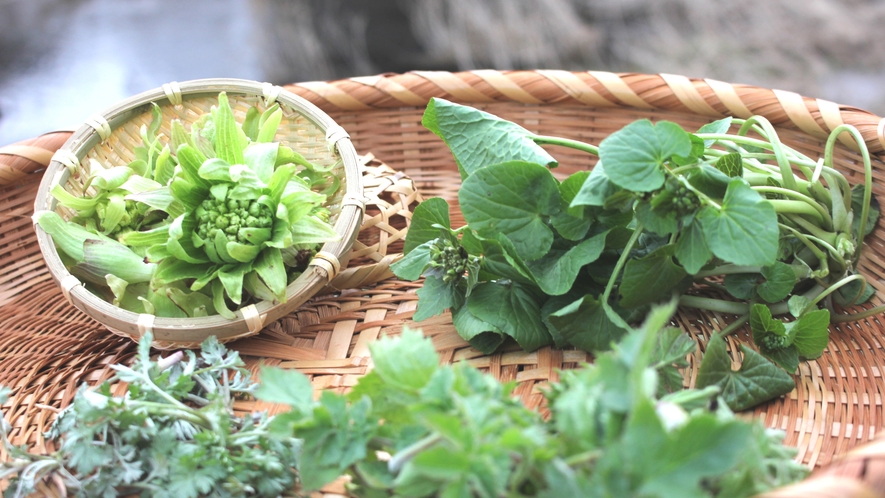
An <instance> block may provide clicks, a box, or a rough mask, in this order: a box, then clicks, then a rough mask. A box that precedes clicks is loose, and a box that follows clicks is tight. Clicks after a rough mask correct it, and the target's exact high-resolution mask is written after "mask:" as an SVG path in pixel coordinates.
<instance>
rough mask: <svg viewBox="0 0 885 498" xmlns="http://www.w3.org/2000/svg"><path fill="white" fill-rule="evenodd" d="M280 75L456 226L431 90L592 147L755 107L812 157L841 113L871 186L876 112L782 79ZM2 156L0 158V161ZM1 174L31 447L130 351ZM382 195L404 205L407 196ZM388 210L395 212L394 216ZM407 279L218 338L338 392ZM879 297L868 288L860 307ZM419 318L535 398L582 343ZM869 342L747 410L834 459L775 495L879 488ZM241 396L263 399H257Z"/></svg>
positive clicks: (874, 278)
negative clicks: (857, 142)
mask: <svg viewBox="0 0 885 498" xmlns="http://www.w3.org/2000/svg"><path fill="white" fill-rule="evenodd" d="M286 89H288V90H290V91H293V92H294V93H296V94H298V95H301V96H302V97H305V98H307V99H308V100H310V101H311V102H313V103H315V104H316V105H318V106H319V107H320V108H321V109H323V110H324V111H326V112H327V113H329V114H330V115H331V116H332V118H333V119H335V120H336V122H338V123H339V124H340V125H341V126H343V127H344V128H345V129H346V130H347V131H348V132H349V133H350V135H351V138H352V140H353V143H354V145H355V146H356V148H357V151H359V152H361V153H366V152H368V151H372V152H373V153H374V154H375V155H376V156H377V157H378V158H379V159H381V160H383V161H384V163H386V164H387V165H389V166H391V167H392V168H393V169H394V170H397V171H400V172H401V173H404V174H406V175H408V176H409V177H410V178H411V179H412V180H413V181H414V182H415V185H417V187H418V190H419V191H420V192H421V194H422V195H424V196H425V197H430V196H442V197H444V198H446V199H447V200H448V201H449V202H450V204H451V205H452V207H453V222H454V223H456V224H457V223H463V218H462V217H461V216H460V212H459V211H458V209H457V192H458V188H459V186H460V180H459V177H458V173H457V169H456V166H455V164H454V161H453V160H452V158H451V154H450V153H449V152H448V150H447V148H446V147H445V145H444V144H443V143H442V142H441V141H440V140H438V139H437V138H436V137H435V136H433V135H432V134H431V133H430V132H428V131H427V130H425V129H424V128H423V127H422V126H421V124H420V118H421V113H422V111H423V107H424V105H425V104H426V102H427V100H428V99H429V98H430V97H433V96H437V97H443V98H447V99H450V100H454V101H458V102H461V103H469V104H471V105H475V106H477V107H479V108H481V109H484V110H486V111H488V112H492V113H494V114H497V115H500V116H502V117H504V118H506V119H510V120H513V121H515V122H517V123H519V124H521V125H523V126H525V127H526V128H528V129H530V130H532V131H534V132H537V133H541V134H545V135H558V136H564V137H568V138H573V139H579V140H584V141H589V142H593V143H598V142H599V141H600V140H601V139H602V138H604V137H605V136H607V135H608V134H610V133H612V132H613V131H615V130H617V129H619V128H621V127H623V126H624V125H626V124H628V123H629V122H631V121H633V120H635V119H639V118H651V119H653V120H660V119H668V120H671V121H676V122H678V123H679V124H681V125H683V126H685V127H686V128H688V129H696V128H698V127H700V126H701V125H703V124H705V123H707V122H709V121H711V120H712V119H715V118H716V117H718V116H721V115H725V114H734V115H736V116H739V117H746V116H748V115H750V114H761V115H763V116H765V117H767V118H768V119H769V120H770V121H772V123H773V124H774V125H775V127H776V128H777V130H778V132H779V134H780V135H781V138H782V141H783V142H785V143H786V144H788V145H790V146H792V147H794V148H796V149H798V150H800V151H802V152H804V153H806V154H808V155H809V156H812V157H814V156H819V155H821V154H822V153H823V139H824V137H825V134H826V133H827V132H828V131H829V130H831V129H833V128H835V127H836V126H838V125H839V124H842V123H848V124H852V125H854V126H856V127H858V129H859V130H860V131H861V133H862V134H863V136H864V138H865V140H866V141H867V145H868V146H869V147H870V149H871V150H872V151H873V152H874V155H873V167H874V182H875V187H874V193H875V195H876V196H877V197H878V198H879V199H883V198H885V196H883V194H885V190H883V189H885V183H883V177H885V161H883V157H882V153H883V150H885V148H883V145H885V134H883V133H885V126H883V123H885V121H883V120H882V118H879V117H878V116H875V115H873V114H871V113H868V112H865V111H862V110H859V109H856V108H852V107H846V106H840V105H837V104H833V103H831V102H826V101H822V100H819V99H809V98H805V97H801V96H799V95H796V94H792V93H789V92H783V91H776V90H769V89H763V88H758V87H752V86H747V85H731V84H726V83H722V82H716V81H712V80H690V79H688V78H684V77H680V76H673V75H643V74H611V73H599V72H581V73H570V72H563V71H513V72H498V71H472V72H465V73H445V72H414V73H408V74H402V75H381V76H373V77H365V78H351V79H347V80H340V81H335V82H308V83H299V84H295V85H290V86H288V87H286ZM849 148H850V147H847V148H839V149H838V150H837V153H836V159H835V162H836V165H837V167H838V168H839V169H840V170H841V171H843V172H844V173H845V174H846V177H847V178H848V180H849V181H850V182H851V183H853V184H854V183H859V182H860V181H861V178H862V162H861V159H860V156H859V154H857V153H855V152H853V151H851V150H849ZM550 150H551V152H552V153H553V154H554V156H555V157H557V158H558V159H559V161H560V164H561V166H560V168H559V169H558V170H557V174H562V175H566V174H568V173H571V172H573V171H576V170H580V169H586V168H588V167H591V166H592V164H593V160H592V158H590V157H588V156H586V155H583V154H578V153H575V152H573V151H570V150H563V149H550ZM2 153H3V149H0V154H2ZM3 162H4V160H3V158H2V156H0V163H3ZM6 162H8V161H6ZM23 162H24V161H23V160H19V164H18V165H16V166H15V167H14V168H13V169H15V170H16V171H20V172H23V173H27V172H29V171H31V170H32V169H35V168H39V166H38V165H36V163H31V164H28V165H22V163H23ZM3 168H4V165H3V164H0V171H3ZM11 174H13V175H14V174H17V173H11ZM3 177H4V176H3V175H0V178H3ZM18 177H19V178H18V179H17V183H15V184H14V185H13V186H11V187H9V188H7V189H5V190H4V191H2V194H0V196H2V197H0V213H3V214H2V218H0V227H2V228H0V233H2V236H3V239H2V244H3V245H2V246H0V269H2V273H0V303H4V306H3V309H2V315H0V363H2V365H3V368H2V369H0V384H7V385H10V386H11V387H13V388H14V389H15V390H16V392H17V395H16V396H15V397H14V398H13V399H11V400H10V402H8V403H7V405H6V406H4V407H3V409H4V410H5V411H6V412H7V413H9V414H10V415H11V417H10V418H11V420H12V422H13V425H14V427H15V431H14V433H13V436H14V437H15V438H16V440H18V441H20V442H28V443H29V444H33V445H35V447H36V448H37V449H45V448H44V447H43V445H44V442H43V440H42V438H41V436H40V433H41V431H42V430H45V428H46V427H47V424H48V423H49V422H50V420H51V416H50V415H51V413H49V412H48V411H46V410H41V409H40V408H39V407H38V406H37V404H47V405H51V406H56V407H57V406H62V405H64V404H66V403H67V402H69V401H70V399H71V396H72V395H73V392H74V388H75V387H76V385H77V384H79V383H81V382H89V383H94V382H98V381H100V380H101V379H103V378H106V377H107V376H108V374H109V371H108V368H107V365H109V364H112V363H115V362H120V361H124V362H125V361H128V360H129V359H130V358H131V356H132V353H133V349H134V348H133V346H132V344H131V343H129V342H126V341H124V340H121V339H119V338H116V337H113V336H110V335H109V334H107V333H106V332H104V331H103V330H101V327H100V326H99V325H97V324H95V323H94V322H92V321H91V320H89V319H88V318H86V317H84V316H83V315H81V314H79V313H78V312H76V311H75V310H74V309H73V308H71V307H70V306H69V305H68V304H67V303H66V302H64V300H63V299H62V298H61V294H60V292H59V291H58V289H57V288H56V287H55V286H54V284H53V283H52V282H51V280H49V279H48V276H47V275H46V272H45V269H44V268H43V267H42V261H41V259H40V257H39V253H38V252H36V248H35V244H34V242H33V236H32V234H31V232H30V230H31V228H30V221H29V220H27V216H28V215H29V208H30V202H29V199H31V198H33V194H34V190H35V189H36V183H35V181H34V180H33V178H32V177H29V176H24V175H23V174H18ZM391 195H393V194H391ZM400 201H402V202H403V203H405V204H404V205H405V206H412V205H413V203H414V202H415V201H417V198H414V199H411V200H408V201H405V200H403V199H400ZM406 209H407V208H406ZM406 213H407V210H406V211H404V212H402V213H401V215H402V216H403V217H408V214H406ZM386 223H388V222H387V221H386V220H383V216H382V217H381V218H379V220H378V221H377V224H378V225H385V224H386ZM882 225H883V222H882V221H880V223H879V226H878V227H877V229H876V230H875V231H874V232H873V234H872V235H871V236H870V237H868V238H867V242H866V244H867V247H866V248H865V257H864V258H863V260H862V264H861V266H862V271H863V272H864V273H865V275H866V276H867V278H868V279H869V280H870V282H871V283H872V284H873V285H874V286H875V287H876V289H877V291H878V295H880V296H882V295H885V294H883V293H885V246H883V241H885V236H883V229H882ZM364 226H365V224H364ZM384 230H385V233H387V235H380V236H379V238H378V239H377V240H378V247H379V248H380V247H382V246H384V245H385V244H388V246H387V251H388V252H387V253H386V254H385V257H387V258H388V259H387V261H385V263H386V262H389V261H390V260H391V259H392V258H393V256H391V255H392V254H395V252H394V251H397V250H398V248H399V246H396V245H393V244H392V243H394V241H396V240H397V239H398V238H399V237H401V230H400V229H396V228H392V229H389V230H388V229H387V228H386V227H385V229H384ZM361 240H363V239H361ZM374 240H375V239H372V240H363V245H372V244H374V243H375V242H374ZM379 254H380V253H379ZM364 261H365V260H364ZM378 261H379V262H381V261H380V260H378ZM381 269H383V266H382V265H379V266H378V267H376V268H375V269H373V270H371V271H372V272H375V276H376V277H381V276H383V275H382V273H383V272H382V271H381ZM349 286H350V285H348V287H349ZM342 287H344V286H339V288H342ZM419 287H420V283H410V282H401V281H398V280H395V279H388V280H384V281H382V282H379V283H377V284H374V285H361V286H359V287H357V288H352V289H349V290H343V291H341V292H340V293H335V294H327V295H323V296H319V297H317V298H315V299H313V300H312V301H310V302H308V303H306V304H305V305H303V306H302V307H301V308H299V309H298V310H296V311H295V312H294V313H292V314H290V315H288V316H286V317H284V318H283V319H282V320H280V321H278V322H277V323H275V324H273V325H271V326H268V327H267V328H266V329H265V330H264V331H263V332H262V334H261V335H260V336H257V337H254V338H250V339H246V340H243V341H238V342H235V343H233V344H232V347H233V348H234V349H237V350H239V351H240V352H241V353H243V355H244V356H245V357H246V358H247V361H248V364H249V366H250V368H253V369H255V370H256V371H257V366H258V365H259V364H261V363H265V364H270V365H278V366H283V367H287V368H298V369H299V370H301V371H303V372H305V373H306V374H308V375H310V376H311V379H312V382H313V385H314V386H315V388H317V389H335V390H339V391H343V390H346V389H347V388H348V387H350V386H352V385H353V384H354V383H355V382H356V380H357V379H358V378H359V377H360V376H361V375H362V374H363V373H365V372H366V370H367V369H368V368H370V364H369V359H368V349H367V345H368V344H369V343H370V342H371V341H373V340H374V339H376V338H377V337H379V336H381V335H387V334H397V333H399V332H400V331H401V330H402V327H403V326H404V325H411V326H415V325H413V324H412V322H411V320H410V318H411V315H412V313H413V311H414V309H415V305H416V302H417V297H416V296H415V290H416V289H417V288H419ZM881 302H882V301H881V298H878V297H877V298H874V303H873V304H880V303H881ZM733 318H734V317H731V316H725V315H722V314H719V313H713V312H695V311H681V312H680V313H679V315H678V316H677V318H676V321H677V322H678V325H680V326H681V327H682V328H683V330H686V331H687V332H688V333H689V334H691V335H692V337H694V338H695V339H696V340H697V341H698V344H699V346H700V349H703V347H704V344H705V342H706V340H707V338H708V337H709V336H710V333H711V331H713V330H717V329H720V328H722V327H723V326H724V324H725V323H728V321H729V320H731V319H733ZM419 326H420V328H422V329H423V331H424V333H425V334H426V335H429V336H431V337H432V338H433V341H434V345H435V346H436V348H437V349H438V350H439V351H440V353H441V355H442V359H443V361H447V362H448V361H457V360H468V361H470V362H472V363H473V364H475V365H477V366H478V367H480V368H482V369H484V370H486V371H488V372H489V373H490V374H491V375H494V376H495V377H497V378H499V379H501V380H505V381H506V380H514V381H517V383H518V387H517V390H516V393H517V395H519V396H520V397H521V398H522V399H523V401H524V402H526V403H527V404H528V405H529V406H531V407H535V408H543V407H542V406H541V401H542V397H541V395H540V393H539V388H540V387H541V386H543V384H544V383H545V382H547V381H548V380H553V379H556V376H557V374H556V371H557V369H561V368H572V367H575V366H577V365H578V364H579V363H580V362H582V361H585V360H587V359H588V357H587V356H586V355H585V354H583V353H579V352H575V351H559V350H554V349H552V348H543V349H541V350H539V351H536V352H533V353H523V352H521V351H519V350H517V349H513V348H510V349H506V348H505V350H504V351H500V352H497V353H495V354H493V355H489V356H483V355H481V354H480V353H478V352H476V351H475V350H473V349H472V348H470V347H469V346H468V345H467V343H466V342H464V341H463V340H462V339H460V337H458V335H457V334H456V333H455V331H454V328H453V326H452V324H451V317H450V316H449V315H448V314H446V315H443V316H440V317H436V318H433V319H430V320H427V321H424V322H421V323H420V324H419ZM882 338H883V325H882V323H881V321H880V319H879V318H878V317H875V318H869V319H865V320H861V321H860V322H857V323H846V324H840V325H838V326H833V327H832V328H831V342H830V344H829V346H828V348H827V350H826V351H825V353H824V355H823V356H822V357H821V358H819V359H817V360H814V361H810V362H804V363H802V365H801V366H800V371H799V373H798V374H797V376H796V381H797V388H796V389H795V390H794V391H793V392H792V393H790V394H789V395H787V396H785V397H784V398H782V399H779V400H774V401H772V402H769V403H767V404H765V405H762V406H760V407H758V408H756V410H755V411H754V412H753V414H752V415H753V416H756V417H759V418H761V419H762V420H763V421H764V422H765V424H766V425H768V426H769V427H777V428H779V429H782V430H784V431H785V432H786V434H787V439H786V443H787V444H789V445H792V446H795V447H797V448H798V449H799V455H798V457H797V458H798V459H799V460H800V461H802V462H803V463H805V464H807V465H809V466H812V467H823V466H827V465H828V464H829V463H830V462H831V461H832V460H833V459H834V458H836V457H839V456H843V455H848V456H847V457H845V458H844V459H843V460H839V463H838V464H833V465H830V466H829V467H827V468H825V469H823V470H819V471H818V472H817V474H818V475H819V478H817V479H816V480H813V481H807V482H806V483H804V485H803V486H802V487H800V488H797V489H795V490H782V491H781V492H779V493H778V494H777V496H821V497H823V496H856V497H860V496H882V495H885V485H883V482H882V481H883V476H885V469H883V464H882V462H883V461H885V460H883V457H882V455H883V454H885V448H883V445H882V444H881V440H880V442H878V443H877V444H874V445H867V446H860V445H861V443H865V442H868V441H870V440H872V439H873V438H874V437H876V436H877V435H881V433H882V427H883V415H885V414H883V407H882V391H883V387H885V385H883V379H882V368H883V365H885V350H883V346H882ZM747 340H748V334H747V333H746V331H743V332H741V333H739V334H737V335H736V336H733V337H732V338H730V341H731V343H732V344H731V345H730V346H731V348H732V350H733V349H735V348H734V345H735V344H734V343H735V342H736V341H747ZM690 360H691V368H689V369H688V372H687V374H686V380H687V382H688V383H689V384H691V383H693V382H694V375H695V374H696V370H697V361H696V360H697V356H696V355H695V356H693V357H692V358H690ZM241 408H242V409H252V408H271V409H272V410H274V409H276V408H275V407H267V406H263V405H261V404H259V403H255V404H247V405H242V406H241ZM858 446H860V448H856V447H858ZM852 451H854V452H852ZM864 483H866V484H868V485H869V486H867V485H866V484H864ZM330 492H332V490H330Z"/></svg>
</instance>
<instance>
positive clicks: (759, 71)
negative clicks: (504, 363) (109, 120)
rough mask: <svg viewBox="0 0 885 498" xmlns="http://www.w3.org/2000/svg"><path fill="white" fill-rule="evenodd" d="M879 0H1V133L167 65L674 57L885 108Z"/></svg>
mask: <svg viewBox="0 0 885 498" xmlns="http://www.w3.org/2000/svg"><path fill="white" fill-rule="evenodd" d="M882 25H885V2H883V1H880V0H841V1H838V0H778V1H776V2H772V1H770V0H720V1H717V2H710V1H701V0H414V1H412V0H187V1H180V0H116V1H114V0H0V145H4V144H7V143H11V142H15V141H18V140H22V139H25V138H29V137H32V136H35V135H38V134H40V133H44V132H47V131H50V130H53V129H58V128H65V127H68V128H70V127H75V126H78V125H79V124H80V123H82V122H83V121H84V120H85V119H86V118H87V117H88V116H89V115H90V114H93V113H95V112H100V111H101V110H103V109H105V108H107V107H109V106H110V105H112V104H113V103H114V102H116V101H119V100H121V99H124V98H126V97H129V96H131V95H133V94H136V93H139V92H142V91H145V90H148V89H151V88H154V87H158V86H160V85H162V84H163V83H167V82H169V81H184V80H189V79H195V78H205V77H234V78H248V79H255V80H261V81H271V82H273V83H277V84H283V83H288V82H294V81H309V80H328V79H337V78H344V77H350V76H363V75H369V74H377V73H381V72H404V71H409V70H413V69H445V70H452V71H455V70H462V69H474V68H495V69H534V68H557V69H574V70H587V69H592V70H607V71H638V72H650V73H656V72H668V73H675V74H683V75H686V76H691V77H704V78H715V79H719V80H723V81H728V82H732V83H749V84H755V85H760V86H764V87H768V88H780V89H784V90H792V91H796V92H799V93H802V94H804V95H808V96H813V97H821V98H825V99H828V100H832V101H835V102H838V103H841V104H847V105H855V106H858V107H862V108H866V109H868V110H871V111H873V112H876V113H879V114H885V93H883V92H882V91H881V89H882V88H883V87H885V37H882V36H881V35H880V33H881V26H882Z"/></svg>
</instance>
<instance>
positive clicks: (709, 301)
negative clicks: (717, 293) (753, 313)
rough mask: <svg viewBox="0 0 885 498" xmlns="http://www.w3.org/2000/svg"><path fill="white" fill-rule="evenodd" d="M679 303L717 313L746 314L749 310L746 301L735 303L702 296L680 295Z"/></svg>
mask: <svg viewBox="0 0 885 498" xmlns="http://www.w3.org/2000/svg"><path fill="white" fill-rule="evenodd" d="M679 305H680V306H688V307H689V308H697V309H701V310H707V311H718V312H719V313H731V314H732V315H746V314H747V313H749V312H750V305H749V304H747V303H736V302H734V301H725V300H722V299H714V298H712V297H702V296H689V295H683V296H680V297H679Z"/></svg>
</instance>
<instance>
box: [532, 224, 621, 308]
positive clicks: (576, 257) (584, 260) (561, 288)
mask: <svg viewBox="0 0 885 498" xmlns="http://www.w3.org/2000/svg"><path fill="white" fill-rule="evenodd" d="M606 235H608V231H605V232H602V233H600V234H597V235H594V236H593V237H590V238H589V239H586V240H584V241H583V242H581V243H580V244H577V245H575V246H574V247H571V248H569V249H567V250H566V249H558V248H557V249H551V250H550V252H548V253H547V254H545V255H544V256H543V257H542V258H541V259H536V260H535V261H531V262H529V263H527V266H528V267H529V269H530V270H531V272H532V275H533V276H534V278H535V281H536V282H537V283H538V286H540V287H541V290H543V291H544V292H545V293H546V294H548V295H551V296H558V295H560V294H565V293H566V292H568V290H569V289H571V287H572V284H574V283H575V279H576V278H578V272H579V271H580V270H581V268H582V267H583V266H584V265H587V264H590V263H592V262H594V261H596V260H597V259H599V255H600V254H602V250H603V249H604V248H605V237H606Z"/></svg>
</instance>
